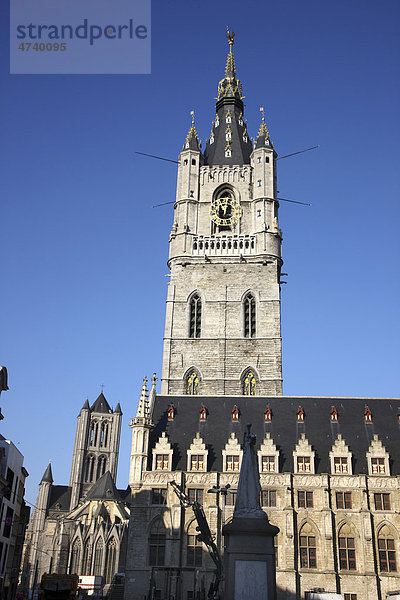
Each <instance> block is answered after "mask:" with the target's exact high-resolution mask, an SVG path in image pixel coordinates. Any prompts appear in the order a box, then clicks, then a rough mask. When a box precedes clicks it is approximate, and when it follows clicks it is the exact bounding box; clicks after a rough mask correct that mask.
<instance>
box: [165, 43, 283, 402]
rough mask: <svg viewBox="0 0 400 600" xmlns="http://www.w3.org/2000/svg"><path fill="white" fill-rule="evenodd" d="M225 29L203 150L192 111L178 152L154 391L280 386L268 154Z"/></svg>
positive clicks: (276, 247) (225, 391)
mask: <svg viewBox="0 0 400 600" xmlns="http://www.w3.org/2000/svg"><path fill="white" fill-rule="evenodd" d="M232 46H233V36H232V35H230V37H229V53H228V58H227V63H226V69H225V77H224V78H223V79H222V80H221V81H220V83H219V85H218V99H217V103H216V115H215V120H214V121H213V123H212V127H211V133H210V137H209V138H208V140H207V143H206V148H205V151H204V153H203V152H202V150H201V142H200V141H199V138H198V135H197V131H196V127H195V122H194V114H193V113H192V125H191V127H190V129H189V133H188V135H187V138H186V141H185V144H184V146H183V149H182V151H181V153H180V155H179V165H178V181H177V192H176V203H175V206H174V223H173V227H172V231H171V235H170V252H169V263H168V264H169V267H170V270H171V276H170V283H169V288H168V297H167V309H166V322H165V335H164V351H163V369H162V386H161V393H162V394H172V395H181V394H195V395H196V394H199V395H210V394H212V395H262V396H276V395H281V394H282V359H281V332H280V271H281V266H282V259H281V242H282V236H281V231H280V230H279V226H278V206H279V203H278V200H277V198H276V157H277V155H276V153H275V151H274V148H273V144H272V142H271V139H270V136H269V133H268V129H267V126H266V123H265V118H264V112H263V109H261V110H262V121H261V125H260V128H259V133H258V137H257V140H256V141H255V143H254V145H253V143H252V141H251V140H250V139H249V136H248V133H247V125H246V121H245V119H244V114H243V110H244V106H243V96H242V85H241V83H240V81H239V80H238V78H237V76H236V67H235V60H234V56H233V51H232Z"/></svg>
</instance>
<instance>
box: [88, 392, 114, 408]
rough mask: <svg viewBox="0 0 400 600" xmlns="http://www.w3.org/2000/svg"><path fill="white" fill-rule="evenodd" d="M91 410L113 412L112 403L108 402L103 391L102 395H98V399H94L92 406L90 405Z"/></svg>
mask: <svg viewBox="0 0 400 600" xmlns="http://www.w3.org/2000/svg"><path fill="white" fill-rule="evenodd" d="M90 410H91V411H92V412H97V413H110V412H112V410H111V408H110V405H109V404H108V402H107V400H106V397H105V396H104V394H103V392H101V394H100V396H98V397H97V399H96V400H95V401H94V403H93V404H92V406H91V407H90Z"/></svg>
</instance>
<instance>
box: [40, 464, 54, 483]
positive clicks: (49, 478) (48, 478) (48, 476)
mask: <svg viewBox="0 0 400 600" xmlns="http://www.w3.org/2000/svg"><path fill="white" fill-rule="evenodd" d="M53 481H54V479H53V473H52V471H51V462H50V461H49V464H48V465H47V467H46V470H45V472H44V473H43V477H42V479H41V482H40V483H53Z"/></svg>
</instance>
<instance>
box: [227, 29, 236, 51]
mask: <svg viewBox="0 0 400 600" xmlns="http://www.w3.org/2000/svg"><path fill="white" fill-rule="evenodd" d="M226 32H227V33H226V37H227V38H228V44H229V46H230V47H231V48H232V46H233V44H234V39H233V38H234V37H235V32H234V31H229V27H228V26H227V27H226Z"/></svg>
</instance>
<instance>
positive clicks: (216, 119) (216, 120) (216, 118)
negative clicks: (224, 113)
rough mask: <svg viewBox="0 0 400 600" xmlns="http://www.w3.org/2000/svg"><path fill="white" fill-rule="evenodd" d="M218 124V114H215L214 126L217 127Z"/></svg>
mask: <svg viewBox="0 0 400 600" xmlns="http://www.w3.org/2000/svg"><path fill="white" fill-rule="evenodd" d="M218 125H219V117H218V115H215V127H218Z"/></svg>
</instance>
